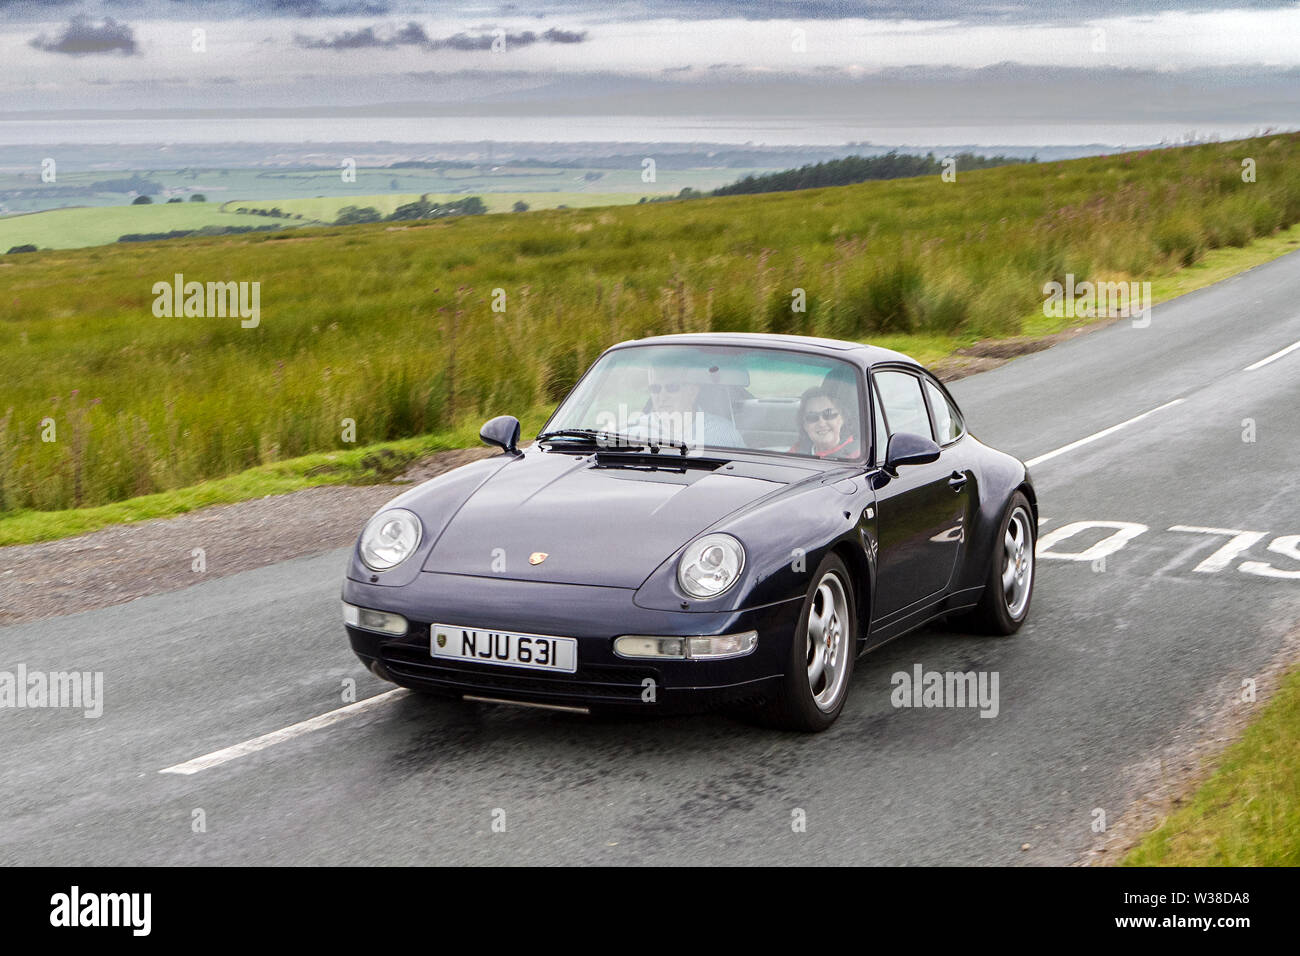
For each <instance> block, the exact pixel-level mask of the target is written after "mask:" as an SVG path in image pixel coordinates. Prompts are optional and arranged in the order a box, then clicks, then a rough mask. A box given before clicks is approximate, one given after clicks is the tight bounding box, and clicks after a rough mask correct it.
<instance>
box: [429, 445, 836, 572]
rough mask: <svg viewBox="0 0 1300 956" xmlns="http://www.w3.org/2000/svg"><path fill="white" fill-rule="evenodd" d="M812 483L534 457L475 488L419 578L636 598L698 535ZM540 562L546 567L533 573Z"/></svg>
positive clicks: (745, 466) (742, 472)
mask: <svg viewBox="0 0 1300 956" xmlns="http://www.w3.org/2000/svg"><path fill="white" fill-rule="evenodd" d="M815 474H816V472H815V471H812V470H809V469H807V468H801V467H798V466H797V465H791V466H785V465H770V464H768V465H755V464H752V463H745V462H732V463H726V462H724V463H718V464H717V467H716V468H713V467H710V466H705V467H699V466H698V465H697V466H694V467H688V468H685V469H671V468H659V469H653V470H651V469H647V468H632V467H621V466H609V465H606V464H601V463H598V462H597V461H596V459H595V457H594V456H583V457H577V456H574V455H568V454H562V453H554V452H540V451H533V452H530V453H528V454H527V455H525V456H523V457H521V458H518V459H516V460H515V461H513V462H510V463H508V464H507V465H505V466H504V467H502V468H500V469H498V470H497V471H496V472H495V473H494V474H493V475H492V476H491V477H490V478H488V479H487V480H486V481H484V482H483V484H481V485H479V487H478V488H477V489H476V490H475V491H474V493H473V494H472V495H470V496H469V498H468V499H467V500H466V501H465V502H464V504H463V505H462V506H461V507H460V508H459V510H457V511H456V513H455V515H454V516H452V517H451V519H450V521H449V522H448V523H447V525H446V527H445V528H444V529H443V531H442V533H441V534H440V535H439V536H438V539H437V540H436V541H435V542H434V545H433V548H432V550H431V551H430V552H429V556H428V558H427V559H426V561H425V564H424V569H425V570H426V571H440V572H445V573H451V574H469V575H475V576H482V577H504V578H512V579H517V580H527V581H545V582H550V583H556V584H586V585H602V586H607V587H622V588H636V587H639V586H640V585H641V583H642V582H643V581H645V579H646V578H647V577H649V575H650V573H651V572H652V571H654V569H655V568H657V567H658V566H659V565H660V564H662V563H663V562H664V561H665V560H666V559H667V558H669V557H670V556H671V555H672V554H673V552H675V551H676V550H677V549H678V548H680V547H681V546H682V545H684V544H686V543H687V542H688V541H690V540H691V539H692V538H693V537H695V536H696V535H697V534H699V533H700V532H701V531H703V530H705V529H706V528H708V527H710V526H711V525H713V524H715V523H716V522H717V521H719V520H720V519H722V518H724V517H726V516H727V515H729V514H731V513H732V512H735V511H737V510H739V509H742V508H744V507H745V506H746V505H749V504H750V503H752V502H754V501H757V500H758V499H760V498H763V497H765V496H767V495H770V494H773V493H774V492H777V491H780V490H781V488H783V487H784V486H785V485H787V484H789V483H790V482H792V481H796V480H798V479H800V478H807V477H809V476H810V475H815ZM538 554H545V555H546V558H545V559H544V560H543V561H541V562H540V563H538V564H532V563H530V560H529V559H530V557H533V556H535V555H538Z"/></svg>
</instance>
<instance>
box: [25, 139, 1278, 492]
mask: <svg viewBox="0 0 1300 956" xmlns="http://www.w3.org/2000/svg"><path fill="white" fill-rule="evenodd" d="M1245 157H1252V158H1254V159H1255V160H1256V162H1257V166H1258V182H1255V183H1244V182H1242V180H1241V161H1242V159H1243V158H1245ZM1297 221H1300V136H1296V135H1278V136H1269V137H1264V138H1261V139H1255V140H1247V141H1241V142H1235V143H1223V144H1214V145H1207V146H1197V147H1190V148H1180V149H1170V150H1161V151H1153V152H1148V153H1145V154H1123V155H1119V156H1112V157H1100V158H1090V159H1081V160H1073V161H1069V162H1063V163H1045V164H1040V165H1029V166H1014V167H1005V168H999V169H992V170H985V171H979V172H966V173H962V172H959V173H958V178H957V182H956V183H944V182H942V181H941V180H940V179H939V177H937V176H933V177H926V178H924V179H914V180H894V181H890V182H878V183H864V184H861V185H855V186H844V187H836V188H828V189H820V190H811V191H806V192H794V193H780V194H771V195H763V196H738V197H725V198H717V199H700V200H691V201H686V202H677V203H656V204H645V205H637V206H628V207H617V208H605V209H591V210H576V209H572V210H553V211H545V212H534V213H527V214H515V215H508V216H482V217H471V218H466V219H458V220H445V221H441V222H436V223H428V224H412V225H411V226H409V227H398V228H394V227H393V226H392V225H391V224H376V225H367V226H350V227H341V228H322V229H304V230H300V231H296V232H295V233H294V234H293V235H292V236H285V237H277V236H256V237H248V236H240V237H218V238H212V239H203V240H177V241H172V242H165V243H152V244H140V245H131V246H129V247H125V248H123V247H103V248H97V249H87V250H78V251H69V252H44V253H37V254H26V255H21V256H19V255H15V256H11V257H0V442H3V448H2V449H0V510H4V511H12V510H16V509H28V508H34V509H42V510H44V509H58V508H68V507H78V506H90V505H99V504H104V503H108V502H113V501H118V500H122V499H124V498H126V497H129V496H133V495H139V494H145V493H150V492H154V491H161V490H167V489H172V488H177V487H182V486H186V485H190V484H194V483H196V482H198V481H201V480H204V479H208V478H213V477H218V476H221V475H227V474H231V473H233V472H236V471H239V470H242V469H244V468H248V467H251V466H254V465H259V464H267V463H271V462H275V461H278V460H281V459H283V458H287V457H292V456H297V455H302V454H306V453H308V452H314V451H322V450H327V449H333V448H340V447H347V445H346V444H345V443H344V440H343V438H344V431H345V421H344V420H345V419H351V420H353V421H354V422H355V432H356V434H355V438H356V441H357V443H358V444H366V443H371V442H378V441H385V440H390V439H396V438H402V437H406V436H410V435H415V434H421V433H426V432H432V431H436V430H441V429H445V428H449V427H454V426H456V425H458V424H461V423H463V422H465V421H467V420H471V419H474V418H484V417H487V416H489V415H495V414H500V413H503V412H510V411H515V410H519V409H525V408H530V407H533V406H535V405H537V404H539V403H545V402H554V401H555V400H556V399H558V398H559V397H560V396H561V395H562V394H563V393H564V391H565V389H567V388H568V386H569V385H570V384H571V383H572V382H573V380H574V379H575V378H576V376H577V375H579V374H580V373H581V371H582V370H583V369H584V368H585V367H586V366H587V365H588V364H589V363H590V362H591V361H592V360H593V359H594V358H595V356H596V355H597V354H598V353H599V352H600V351H601V350H602V349H603V348H604V347H606V346H607V345H609V344H610V343H612V342H614V341H618V340H621V339H626V338H632V337H637V336H643V335H651V334H658V333H663V332H677V331H706V330H716V329H726V330H733V331H734V330H739V331H759V332H761V331H779V332H798V333H809V334H816V335H830V336H836V337H841V338H850V339H870V338H871V337H873V336H879V335H885V334H892V333H896V332H917V333H939V332H943V333H952V332H961V333H970V334H977V335H981V336H988V335H1007V334H1015V333H1017V332H1018V331H1019V330H1020V324H1021V320H1022V318H1023V317H1024V316H1026V315H1029V314H1031V313H1032V312H1033V310H1034V309H1035V308H1036V307H1037V306H1038V305H1039V303H1041V301H1042V299H1043V294H1042V287H1043V284H1044V283H1045V282H1047V281H1048V280H1051V279H1057V280H1058V281H1063V279H1064V276H1065V274H1066V273H1073V274H1074V276H1075V278H1076V280H1082V279H1085V278H1088V277H1090V276H1091V277H1095V278H1105V279H1108V280H1110V279H1119V278H1124V277H1128V278H1135V279H1142V278H1151V277H1153V276H1156V275H1160V274H1164V273H1167V272H1169V271H1171V270H1173V269H1176V268H1178V267H1180V266H1182V265H1185V264H1187V263H1189V262H1194V261H1195V260H1196V259H1197V257H1198V256H1200V255H1202V254H1203V253H1204V251H1205V250H1206V249H1211V248H1215V247H1217V246H1223V245H1241V244H1244V243H1245V242H1248V241H1250V239H1252V238H1254V237H1256V236H1261V235H1266V234H1268V233H1271V232H1272V231H1274V230H1276V229H1278V228H1279V227H1285V226H1289V225H1291V224H1293V223H1296V222H1297ZM177 272H181V273H184V275H185V277H186V279H187V280H197V281H200V282H206V281H228V280H236V281H249V282H252V281H256V282H260V283H261V323H260V325H259V326H258V327H257V328H254V329H244V328H241V327H240V323H239V320H238V319H237V318H233V319H232V318H172V319H159V318H155V317H154V315H153V313H152V303H153V294H152V291H151V289H152V286H153V284H154V283H155V282H158V281H161V280H169V279H170V278H171V276H172V275H173V274H174V273H177ZM795 288H800V289H803V290H804V292H805V295H806V301H807V308H806V311H804V312H792V311H791V309H790V302H791V294H792V290H794V289H795ZM495 289H502V290H504V293H505V303H506V311H505V312H504V313H499V312H494V311H493V310H492V304H493V302H494V290H495ZM46 418H52V419H53V420H54V422H55V426H56V436H57V440H55V441H53V442H47V441H42V440H41V439H42V425H41V423H42V420H44V419H46Z"/></svg>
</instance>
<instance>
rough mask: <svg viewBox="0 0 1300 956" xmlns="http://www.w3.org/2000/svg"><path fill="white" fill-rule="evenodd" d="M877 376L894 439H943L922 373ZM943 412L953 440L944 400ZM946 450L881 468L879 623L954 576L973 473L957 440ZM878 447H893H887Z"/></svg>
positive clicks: (876, 614) (876, 613)
mask: <svg viewBox="0 0 1300 956" xmlns="http://www.w3.org/2000/svg"><path fill="white" fill-rule="evenodd" d="M872 379H873V381H874V383H875V388H876V395H877V397H878V398H879V400H880V407H881V409H882V411H883V413H884V427H885V429H886V430H887V431H888V434H889V435H890V436H891V437H892V436H893V435H896V434H899V433H901V432H911V433H913V434H917V435H921V436H923V437H925V438H929V439H931V440H938V439H936V432H935V424H934V422H933V421H932V420H931V411H930V404H929V403H928V402H927V399H926V391H927V389H928V388H930V387H933V386H932V385H931V384H930V383H925V384H923V376H921V375H920V374H919V373H918V372H916V371H913V370H910V369H904V368H882V369H877V370H875V371H874V372H873V373H872ZM939 397H942V393H939ZM936 404H937V401H936ZM944 409H945V411H944V412H943V413H941V414H940V419H941V424H943V425H944V428H945V432H944V433H943V434H942V435H941V436H940V437H941V438H948V437H950V435H951V428H952V423H951V416H952V414H953V412H952V411H949V409H950V406H948V405H947V403H946V402H945V405H944ZM958 421H959V420H958ZM877 427H880V426H879V425H878V426H877ZM940 446H941V447H940V451H939V457H938V459H937V460H936V461H933V462H929V463H927V464H921V465H902V466H900V467H899V468H898V469H897V472H896V473H894V474H891V473H890V472H889V471H888V470H887V469H883V468H882V469H881V470H880V471H879V472H877V473H876V475H877V477H876V499H877V501H876V508H877V513H878V514H877V534H878V537H879V542H880V550H879V553H878V555H877V559H876V560H877V577H876V604H875V609H874V613H873V615H872V616H873V618H875V619H876V620H880V619H881V618H884V617H887V616H889V615H891V614H894V613H895V612H898V611H902V610H903V609H905V608H907V607H909V606H911V605H913V604H916V603H918V602H921V601H925V600H927V599H931V598H935V597H937V596H939V595H940V594H942V593H943V591H944V590H945V589H946V588H947V586H948V583H949V581H950V580H951V579H952V575H953V570H954V568H955V567H956V564H957V559H958V556H959V554H960V551H961V542H962V536H963V533H964V530H965V516H966V514H967V509H968V507H969V502H970V495H971V491H972V488H971V482H970V475H969V472H968V471H966V470H964V469H963V468H961V467H958V466H959V464H960V462H959V461H958V459H959V458H960V455H961V453H960V450H959V449H957V447H956V445H955V444H951V443H950V444H949V445H947V447H944V446H943V443H942V442H940ZM880 447H881V448H886V447H888V446H887V442H884V441H882V442H880ZM882 457H883V456H882Z"/></svg>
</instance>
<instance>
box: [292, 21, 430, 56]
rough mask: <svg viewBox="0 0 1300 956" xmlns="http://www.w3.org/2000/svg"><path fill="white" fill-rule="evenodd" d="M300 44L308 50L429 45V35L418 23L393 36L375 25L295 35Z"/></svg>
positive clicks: (403, 28) (405, 27) (408, 25)
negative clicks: (325, 34)
mask: <svg viewBox="0 0 1300 956" xmlns="http://www.w3.org/2000/svg"><path fill="white" fill-rule="evenodd" d="M294 42H295V43H297V44H298V46H300V47H303V48H305V49H308V50H365V49H372V48H375V47H379V48H389V49H391V48H392V47H397V46H428V45H429V35H428V34H427V33H425V32H424V27H422V26H420V25H419V24H418V23H408V24H407V25H406V26H404V27H402V28H401V29H400V30H398V31H397V32H396V33H394V34H392V35H391V36H386V37H381V36H380V35H379V34H378V33H376V32H375V28H374V27H365V28H363V29H360V30H345V31H344V32H342V33H339V34H337V35H335V36H332V37H329V38H327V39H326V38H313V37H305V36H297V37H294Z"/></svg>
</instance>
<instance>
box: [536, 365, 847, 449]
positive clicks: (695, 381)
mask: <svg viewBox="0 0 1300 956" xmlns="http://www.w3.org/2000/svg"><path fill="white" fill-rule="evenodd" d="M862 408H863V405H862V396H861V388H860V384H859V375H858V372H857V370H856V369H855V368H854V366H852V365H851V364H849V363H848V362H844V361H841V360H839V359H832V358H825V357H822V356H819V355H812V354H808V353H804V352H793V351H787V350H784V349H774V348H750V347H735V346H716V345H644V346H631V347H628V348H623V349H617V350H615V351H613V352H609V353H607V354H606V355H604V356H603V357H601V358H600V359H599V360H598V361H597V362H596V364H595V365H594V366H593V367H592V369H591V370H590V371H589V372H588V373H587V375H586V376H584V377H583V379H582V381H580V382H579V383H578V385H577V387H575V388H574V390H573V391H572V392H570V393H569V396H568V398H566V399H565V400H564V403H563V404H561V405H560V407H559V409H558V410H557V411H556V413H555V414H554V415H553V416H552V417H551V420H550V421H549V422H548V423H547V425H546V428H545V429H543V431H542V435H543V436H545V435H547V434H548V433H555V432H560V431H567V432H569V433H570V436H569V438H570V440H580V439H581V437H582V433H585V434H587V435H588V436H590V438H596V439H598V440H600V441H601V442H602V443H606V444H617V443H646V444H651V445H659V444H665V445H670V446H673V447H679V448H681V449H682V450H683V451H685V450H688V449H689V450H692V451H693V450H702V449H705V448H729V449H744V450H748V451H763V452H775V453H779V454H790V455H810V456H816V457H820V458H834V459H850V460H854V459H860V458H862V457H863V455H864V453H865V452H864V450H865V448H866V446H867V442H866V441H865V440H864V435H863V432H862V424H861V423H862V421H863V416H862ZM575 431H577V432H579V434H577V435H574V434H572V433H573V432H575ZM593 433H595V434H593ZM590 438H589V440H590ZM555 440H556V441H560V440H563V439H562V438H561V436H557V437H556V439H555Z"/></svg>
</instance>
